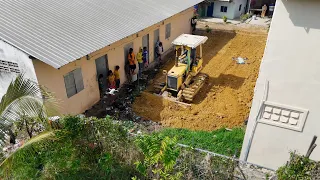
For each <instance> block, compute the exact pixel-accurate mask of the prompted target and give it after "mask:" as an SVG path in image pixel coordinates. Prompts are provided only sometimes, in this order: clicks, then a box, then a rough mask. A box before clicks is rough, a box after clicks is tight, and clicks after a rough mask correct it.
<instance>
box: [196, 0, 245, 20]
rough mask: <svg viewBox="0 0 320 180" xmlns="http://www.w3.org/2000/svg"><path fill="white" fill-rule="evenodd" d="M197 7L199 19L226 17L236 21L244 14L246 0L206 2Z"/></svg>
mask: <svg viewBox="0 0 320 180" xmlns="http://www.w3.org/2000/svg"><path fill="white" fill-rule="evenodd" d="M199 7H200V8H199V15H200V16H201V17H215V18H222V17H224V16H226V17H227V18H228V19H236V18H239V17H240V16H241V15H242V14H245V13H246V7H247V0H236V1H232V0H214V1H206V2H203V3H202V4H201V5H200V6H199Z"/></svg>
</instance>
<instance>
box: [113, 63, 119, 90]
mask: <svg viewBox="0 0 320 180" xmlns="http://www.w3.org/2000/svg"><path fill="white" fill-rule="evenodd" d="M119 69H120V67H119V66H116V68H115V70H114V78H115V80H116V88H117V89H119V87H120V73H119Z"/></svg>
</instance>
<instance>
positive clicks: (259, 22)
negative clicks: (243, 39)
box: [199, 17, 271, 27]
mask: <svg viewBox="0 0 320 180" xmlns="http://www.w3.org/2000/svg"><path fill="white" fill-rule="evenodd" d="M199 20H200V21H202V22H211V23H223V24H224V22H223V20H222V18H213V17H205V18H201V19H199ZM270 23H271V19H270V18H261V17H256V19H253V18H252V17H251V18H249V19H247V20H246V21H245V22H244V23H242V22H241V21H240V19H228V21H227V24H232V25H240V26H241V25H243V24H249V25H254V26H262V27H269V25H270Z"/></svg>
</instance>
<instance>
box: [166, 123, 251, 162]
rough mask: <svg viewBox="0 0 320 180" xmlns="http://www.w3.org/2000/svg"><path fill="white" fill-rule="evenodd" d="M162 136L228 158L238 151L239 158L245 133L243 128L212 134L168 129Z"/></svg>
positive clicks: (222, 130) (218, 131)
mask: <svg viewBox="0 0 320 180" xmlns="http://www.w3.org/2000/svg"><path fill="white" fill-rule="evenodd" d="M160 134H162V135H164V136H169V137H171V138H173V137H176V138H177V140H178V143H181V144H185V145H189V146H191V147H197V148H201V149H205V150H208V151H213V152H215V153H219V154H224V155H228V156H232V155H234V153H235V152H236V151H237V152H236V155H237V157H239V155H240V150H241V146H242V142H243V138H244V134H245V132H244V130H243V129H242V128H234V129H232V130H231V131H229V130H226V129H225V128H221V129H218V130H215V131H211V132H207V131H192V130H188V129H174V128H166V129H163V130H162V131H161V132H160Z"/></svg>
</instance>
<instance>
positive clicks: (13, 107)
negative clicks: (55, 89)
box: [0, 74, 57, 146]
mask: <svg viewBox="0 0 320 180" xmlns="http://www.w3.org/2000/svg"><path fill="white" fill-rule="evenodd" d="M56 106H57V103H56V101H55V98H54V97H53V96H52V95H51V94H50V93H48V92H47V91H45V90H44V88H42V87H40V86H39V85H38V84H37V83H35V82H33V81H31V80H30V79H27V78H25V77H24V75H23V74H21V75H18V76H17V78H16V79H15V80H14V81H12V82H11V83H10V85H9V87H8V89H7V92H6V94H5V95H4V96H3V97H2V99H1V101H0V126H1V130H2V131H0V146H1V142H2V141H4V138H5V135H6V134H7V130H8V128H10V126H11V124H12V123H13V122H14V121H17V120H19V119H20V118H21V117H22V116H24V117H30V118H34V119H35V120H37V121H38V122H40V123H42V124H43V125H46V119H47V116H48V115H50V114H51V113H56V111H55V107H56Z"/></svg>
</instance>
